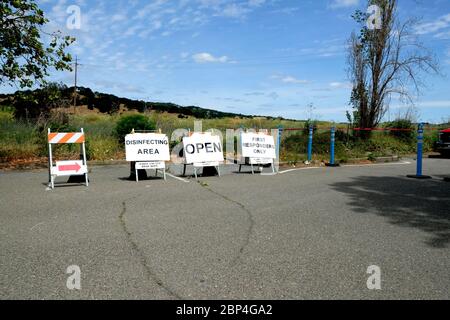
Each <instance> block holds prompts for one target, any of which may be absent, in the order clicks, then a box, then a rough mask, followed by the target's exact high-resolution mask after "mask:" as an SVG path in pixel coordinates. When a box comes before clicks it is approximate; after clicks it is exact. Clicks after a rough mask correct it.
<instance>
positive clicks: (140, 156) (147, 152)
mask: <svg viewBox="0 0 450 320" xmlns="http://www.w3.org/2000/svg"><path fill="white" fill-rule="evenodd" d="M125 152H126V154H127V161H145V162H147V161H169V160H170V151H169V139H168V138H167V136H166V135H165V134H157V133H135V134H129V135H127V136H126V137H125Z"/></svg>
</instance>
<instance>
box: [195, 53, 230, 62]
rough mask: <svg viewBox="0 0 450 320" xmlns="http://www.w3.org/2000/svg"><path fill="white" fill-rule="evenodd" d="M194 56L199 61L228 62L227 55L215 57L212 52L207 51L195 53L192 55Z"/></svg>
mask: <svg viewBox="0 0 450 320" xmlns="http://www.w3.org/2000/svg"><path fill="white" fill-rule="evenodd" d="M192 58H193V59H194V61H195V62H197V63H214V62H219V63H225V62H228V57H227V56H221V57H215V56H213V55H212V54H210V53H207V52H202V53H197V54H194V55H193V56H192Z"/></svg>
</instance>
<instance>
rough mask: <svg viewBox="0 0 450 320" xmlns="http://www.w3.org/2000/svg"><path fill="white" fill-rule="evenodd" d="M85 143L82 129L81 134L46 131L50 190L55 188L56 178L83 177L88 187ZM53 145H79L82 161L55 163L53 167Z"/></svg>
mask: <svg viewBox="0 0 450 320" xmlns="http://www.w3.org/2000/svg"><path fill="white" fill-rule="evenodd" d="M85 143H86V138H85V135H84V130H83V128H82V129H81V132H51V130H50V129H48V162H49V184H50V187H51V188H52V189H54V188H55V178H56V177H69V176H85V180H86V187H88V186H89V177H88V168H87V160H86V144H85ZM54 144H79V145H80V146H81V154H82V155H83V159H82V160H66V161H56V163H55V165H54V164H53V152H52V146H53V145H54Z"/></svg>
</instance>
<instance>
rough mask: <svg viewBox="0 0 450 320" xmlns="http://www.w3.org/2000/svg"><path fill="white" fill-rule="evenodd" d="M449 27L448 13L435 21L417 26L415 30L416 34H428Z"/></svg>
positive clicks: (449, 17) (449, 18)
mask: <svg viewBox="0 0 450 320" xmlns="http://www.w3.org/2000/svg"><path fill="white" fill-rule="evenodd" d="M449 27H450V13H449V14H447V15H445V16H441V17H439V18H437V19H436V20H435V21H432V22H426V23H422V24H419V25H418V26H417V27H416V28H415V29H416V33H417V34H429V33H434V32H437V31H440V30H442V29H446V28H449Z"/></svg>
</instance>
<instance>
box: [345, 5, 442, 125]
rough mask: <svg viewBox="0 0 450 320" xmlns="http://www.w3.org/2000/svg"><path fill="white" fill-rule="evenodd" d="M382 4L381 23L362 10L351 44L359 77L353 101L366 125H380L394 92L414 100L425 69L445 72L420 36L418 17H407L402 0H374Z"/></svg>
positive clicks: (354, 75) (352, 72)
mask: <svg viewBox="0 0 450 320" xmlns="http://www.w3.org/2000/svg"><path fill="white" fill-rule="evenodd" d="M368 4H369V5H377V6H378V7H379V8H380V9H381V29H374V30H370V29H369V28H368V27H367V19H368V15H367V14H366V13H365V12H361V11H357V12H356V13H355V15H354V19H355V20H356V21H357V22H358V23H359V24H360V25H361V31H360V34H359V35H356V34H355V33H353V34H352V35H351V37H350V40H349V46H348V67H349V68H348V71H349V78H350V80H351V81H352V83H353V90H352V95H351V100H350V103H351V104H352V105H353V107H354V108H355V109H356V110H357V115H358V120H359V126H360V127H361V128H374V127H376V126H377V125H378V124H379V123H380V121H381V120H382V118H383V116H384V115H385V113H386V111H387V110H388V108H389V104H390V101H391V98H392V97H393V96H397V97H399V98H400V99H401V100H402V101H406V102H408V103H410V104H411V105H413V104H414V100H415V97H416V96H417V95H419V94H420V90H421V88H423V87H424V83H423V82H422V81H421V77H420V76H421V75H422V74H423V73H436V74H437V73H439V67H438V63H437V60H436V58H435V56H434V55H433V54H432V53H431V52H430V51H429V50H428V49H427V48H425V47H424V46H423V44H422V43H421V42H420V41H419V39H418V37H417V35H416V33H415V32H414V31H415V26H416V25H417V23H418V20H417V19H408V20H407V21H405V22H403V23H402V22H401V21H400V20H399V18H398V16H397V13H396V11H397V0H369V1H368Z"/></svg>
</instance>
